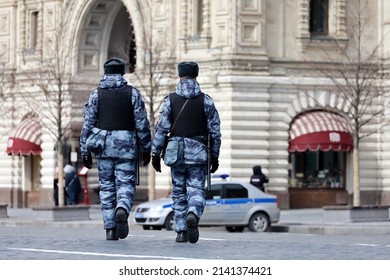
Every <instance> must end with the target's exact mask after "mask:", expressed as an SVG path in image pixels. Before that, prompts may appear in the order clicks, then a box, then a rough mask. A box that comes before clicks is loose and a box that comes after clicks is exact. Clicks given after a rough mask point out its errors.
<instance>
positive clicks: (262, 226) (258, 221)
mask: <svg viewBox="0 0 390 280" xmlns="http://www.w3.org/2000/svg"><path fill="white" fill-rule="evenodd" d="M269 227H270V222H269V218H268V216H267V214H265V213H263V212H258V213H255V214H253V216H252V217H251V219H250V220H249V225H248V228H249V230H250V231H255V232H265V231H268V229H269Z"/></svg>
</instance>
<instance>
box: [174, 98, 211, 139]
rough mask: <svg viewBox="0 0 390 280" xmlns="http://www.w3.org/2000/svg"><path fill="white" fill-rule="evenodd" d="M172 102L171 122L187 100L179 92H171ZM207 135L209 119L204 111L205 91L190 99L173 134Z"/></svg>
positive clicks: (186, 135) (183, 135) (188, 135)
mask: <svg viewBox="0 0 390 280" xmlns="http://www.w3.org/2000/svg"><path fill="white" fill-rule="evenodd" d="M169 100H170V102H171V122H172V125H173V122H174V121H175V120H176V119H177V116H178V115H179V113H180V110H181V108H182V107H183V105H184V103H185V102H186V100H187V98H184V97H182V96H180V95H178V94H176V93H175V92H174V93H171V94H170V95H169ZM206 135H207V120H206V114H205V112H204V93H202V94H200V95H199V96H197V97H195V98H191V99H189V100H188V103H187V105H186V107H185V108H184V110H183V112H182V113H181V114H180V116H179V118H178V119H177V121H176V125H175V127H174V128H173V130H172V131H171V136H181V137H195V136H206Z"/></svg>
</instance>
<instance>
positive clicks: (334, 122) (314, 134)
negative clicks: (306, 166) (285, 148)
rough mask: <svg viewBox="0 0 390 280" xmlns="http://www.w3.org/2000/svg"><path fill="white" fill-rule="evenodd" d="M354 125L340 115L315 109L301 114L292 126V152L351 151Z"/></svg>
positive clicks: (290, 148)
mask: <svg viewBox="0 0 390 280" xmlns="http://www.w3.org/2000/svg"><path fill="white" fill-rule="evenodd" d="M352 131H353V129H352V126H351V125H350V124H349V123H348V121H347V120H346V119H345V118H343V117H342V116H340V115H337V114H334V113H330V112H326V111H313V112H307V113H304V114H301V115H299V116H298V117H297V118H295V119H294V120H293V122H292V124H291V127H290V145H289V151H290V152H304V151H306V150H309V151H318V150H321V151H330V150H334V151H351V150H353V138H352Z"/></svg>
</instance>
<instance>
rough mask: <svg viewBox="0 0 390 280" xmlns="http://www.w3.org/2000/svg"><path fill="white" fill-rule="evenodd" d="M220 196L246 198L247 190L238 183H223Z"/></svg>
mask: <svg viewBox="0 0 390 280" xmlns="http://www.w3.org/2000/svg"><path fill="white" fill-rule="evenodd" d="M223 189H224V191H223V194H222V198H247V197H248V190H247V189H246V188H244V187H243V186H242V185H240V184H225V185H224V186H223Z"/></svg>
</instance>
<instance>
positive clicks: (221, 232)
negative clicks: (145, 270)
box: [0, 225, 390, 260]
mask: <svg viewBox="0 0 390 280" xmlns="http://www.w3.org/2000/svg"><path fill="white" fill-rule="evenodd" d="M174 240H175V233H174V232H172V231H166V230H161V231H154V230H143V229H142V227H141V226H138V225H131V228H130V234H129V236H128V237H127V238H126V239H124V240H119V241H106V240H105V232H104V230H103V229H99V228H55V227H42V226H23V227H18V226H1V227H0V252H1V254H0V259H1V260H188V259H199V260H204V259H209V260H390V235H385V234H378V235H375V234H371V235H367V234H348V235H343V234H334V235H332V234H327V235H318V234H297V233H288V232H287V233H284V232H266V233H254V232H249V231H248V230H247V229H246V230H245V231H244V232H243V233H229V232H227V231H225V229H224V228H216V227H210V228H200V239H199V241H198V243H196V244H190V243H184V244H183V243H176V242H175V241H174Z"/></svg>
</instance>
